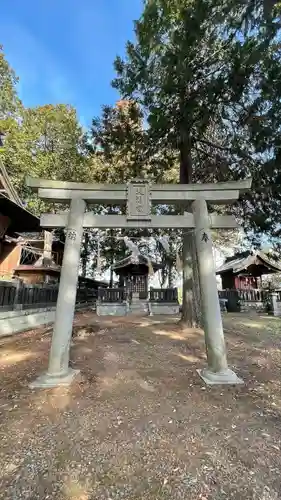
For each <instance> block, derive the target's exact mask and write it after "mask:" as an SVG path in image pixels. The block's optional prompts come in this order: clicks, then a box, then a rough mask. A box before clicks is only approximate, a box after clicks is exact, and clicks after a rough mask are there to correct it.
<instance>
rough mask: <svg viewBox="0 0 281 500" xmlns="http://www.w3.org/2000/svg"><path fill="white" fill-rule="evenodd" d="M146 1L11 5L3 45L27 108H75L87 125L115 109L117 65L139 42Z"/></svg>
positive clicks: (0, 31)
mask: <svg viewBox="0 0 281 500" xmlns="http://www.w3.org/2000/svg"><path fill="white" fill-rule="evenodd" d="M141 10H142V0H80V1H78V0H26V1H23V0H10V1H9V2H3V4H2V5H1V15H0V44H2V45H3V47H4V52H5V55H6V57H7V59H8V61H9V63H10V64H11V66H12V67H13V68H14V70H15V71H16V73H17V75H18V76H19V78H20V83H19V88H18V90H19V95H20V97H21V99H22V100H23V102H24V104H25V105H26V106H36V105H40V104H46V103H53V104H55V103H70V104H72V105H74V106H75V107H76V109H77V111H78V116H79V118H80V121H81V123H82V124H83V125H90V123H91V119H92V117H93V116H97V115H99V113H100V108H101V105H102V104H113V103H114V102H115V101H116V100H117V98H118V94H117V93H116V91H115V90H114V89H112V88H111V85H110V82H111V80H112V78H113V77H114V69H113V61H114V59H115V56H116V55H117V54H119V55H124V52H125V43H126V41H127V40H128V39H133V20H134V19H137V18H138V17H139V15H140V13H141Z"/></svg>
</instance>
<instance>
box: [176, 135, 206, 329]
mask: <svg viewBox="0 0 281 500" xmlns="http://www.w3.org/2000/svg"><path fill="white" fill-rule="evenodd" d="M191 182H192V159H191V146H190V143H189V140H188V138H185V140H183V141H182V142H181V144H180V184H190V183H191ZM186 209H188V207H186ZM182 243H183V245H182V261H183V280H182V315H181V322H182V323H183V324H185V325H187V326H189V327H191V328H194V327H197V326H199V325H200V323H201V321H200V316H201V313H200V311H201V300H200V284H199V273H198V262H197V254H196V246H195V235H194V233H193V232H191V231H190V230H187V231H183V242H182Z"/></svg>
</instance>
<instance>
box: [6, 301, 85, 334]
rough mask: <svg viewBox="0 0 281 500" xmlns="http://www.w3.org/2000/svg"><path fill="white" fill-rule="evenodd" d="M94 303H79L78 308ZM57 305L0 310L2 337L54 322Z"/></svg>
mask: <svg viewBox="0 0 281 500" xmlns="http://www.w3.org/2000/svg"><path fill="white" fill-rule="evenodd" d="M93 305H94V303H89V304H77V305H76V310H79V309H84V308H88V307H92V306H93ZM55 312H56V307H55V306H54V307H41V308H37V309H24V310H16V311H1V312H0V337H6V336H8V335H13V334H14V333H20V332H24V331H26V330H32V329H33V328H37V327H39V326H46V325H49V324H51V323H53V322H54V320H55Z"/></svg>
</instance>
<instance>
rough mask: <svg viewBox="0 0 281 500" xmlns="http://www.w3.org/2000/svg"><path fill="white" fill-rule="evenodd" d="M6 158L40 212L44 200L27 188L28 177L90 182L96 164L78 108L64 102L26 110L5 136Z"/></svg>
mask: <svg viewBox="0 0 281 500" xmlns="http://www.w3.org/2000/svg"><path fill="white" fill-rule="evenodd" d="M4 161H5V164H6V166H7V170H8V173H9V175H10V176H11V178H12V179H13V182H14V185H15V187H16V189H17V190H18V192H19V193H20V195H21V196H23V197H24V198H26V199H27V200H28V202H29V208H32V209H33V210H34V211H35V212H38V211H40V203H39V205H38V202H37V201H36V200H35V199H34V198H33V197H31V194H30V193H29V192H28V191H27V190H26V188H25V185H24V178H25V176H26V175H27V174H29V175H33V176H35V177H42V178H49V179H60V180H77V181H89V180H90V179H91V173H92V167H91V165H90V163H89V157H88V153H87V149H86V142H85V136H84V133H83V130H82V128H81V126H80V125H79V123H78V120H77V116H76V111H75V110H74V109H73V108H72V107H71V106H67V105H64V104H59V105H46V106H40V107H37V108H27V109H23V110H22V116H21V119H20V120H14V122H13V123H12V124H11V126H10V129H9V131H8V132H7V135H6V138H5V148H4Z"/></svg>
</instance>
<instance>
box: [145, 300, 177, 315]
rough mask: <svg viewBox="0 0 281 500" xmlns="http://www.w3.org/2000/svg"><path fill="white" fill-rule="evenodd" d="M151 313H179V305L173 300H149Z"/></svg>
mask: <svg viewBox="0 0 281 500" xmlns="http://www.w3.org/2000/svg"><path fill="white" fill-rule="evenodd" d="M150 311H151V314H152V315H154V314H169V315H173V314H179V312H180V306H179V304H176V303H175V302H150Z"/></svg>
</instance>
